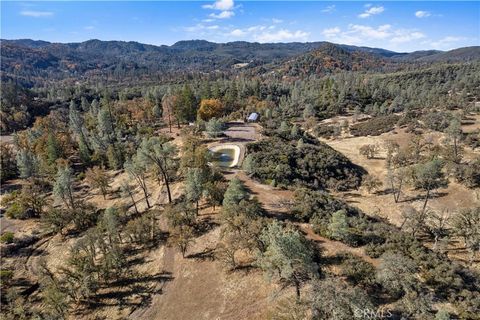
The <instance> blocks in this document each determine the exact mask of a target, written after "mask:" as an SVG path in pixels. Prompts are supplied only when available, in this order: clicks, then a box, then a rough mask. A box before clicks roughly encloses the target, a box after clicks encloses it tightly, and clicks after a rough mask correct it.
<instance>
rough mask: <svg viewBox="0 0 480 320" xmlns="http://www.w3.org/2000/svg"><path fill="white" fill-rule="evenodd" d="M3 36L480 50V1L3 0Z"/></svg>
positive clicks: (158, 42) (66, 39)
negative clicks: (201, 40)
mask: <svg viewBox="0 0 480 320" xmlns="http://www.w3.org/2000/svg"><path fill="white" fill-rule="evenodd" d="M1 38H2V39H24V38H29V39H35V40H46V41H51V42H81V41H85V40H89V39H100V40H123V41H138V42H141V43H148V44H155V45H162V44H166V45H171V44H173V43H175V42H177V41H179V40H191V39H204V40H208V41H213V42H229V41H239V40H241V41H251V42H261V43H266V42H294V41H299V42H312V41H330V42H334V43H343V44H351V45H358V46H369V47H379V48H385V49H389V50H394V51H402V52H408V51H415V50H427V49H438V50H449V49H453V48H459V47H465V46H473V45H477V46H478V45H480V2H478V1H469V2H459V1H439V2H437V1H426V2H420V1H383V2H382V1H370V2H365V1H335V2H331V1H330V2H321V1H235V0H216V1H215V0H212V1H147V2H141V1H135V2H134V1H102V2H97V1H75V2H70V1H54V2H45V1H33V2H29V1H4V0H2V1H1Z"/></svg>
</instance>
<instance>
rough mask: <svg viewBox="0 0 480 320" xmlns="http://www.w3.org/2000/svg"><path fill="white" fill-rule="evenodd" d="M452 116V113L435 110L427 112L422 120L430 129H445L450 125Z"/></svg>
mask: <svg viewBox="0 0 480 320" xmlns="http://www.w3.org/2000/svg"><path fill="white" fill-rule="evenodd" d="M452 117H453V116H452V115H451V114H450V113H447V112H438V111H435V112H430V113H427V114H425V115H424V116H423V117H422V118H421V120H422V121H423V123H424V125H425V127H427V128H428V129H431V130H435V131H443V130H445V129H446V128H447V127H448V126H449V125H450V122H451V120H452Z"/></svg>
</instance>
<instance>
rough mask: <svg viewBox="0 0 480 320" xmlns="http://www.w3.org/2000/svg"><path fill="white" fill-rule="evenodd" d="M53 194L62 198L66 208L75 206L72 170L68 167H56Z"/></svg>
mask: <svg viewBox="0 0 480 320" xmlns="http://www.w3.org/2000/svg"><path fill="white" fill-rule="evenodd" d="M53 195H54V196H55V197H56V198H58V199H60V200H62V201H63V202H64V203H65V205H66V206H67V207H68V208H70V209H73V208H74V207H75V201H74V196H73V172H72V169H70V167H63V168H59V169H58V172H57V175H56V178H55V183H54V184H53Z"/></svg>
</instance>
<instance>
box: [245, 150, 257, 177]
mask: <svg viewBox="0 0 480 320" xmlns="http://www.w3.org/2000/svg"><path fill="white" fill-rule="evenodd" d="M254 166H255V160H254V158H253V155H252V154H249V155H247V156H246V157H245V159H244V160H243V164H242V167H243V170H245V172H246V173H247V174H252V173H253V170H254Z"/></svg>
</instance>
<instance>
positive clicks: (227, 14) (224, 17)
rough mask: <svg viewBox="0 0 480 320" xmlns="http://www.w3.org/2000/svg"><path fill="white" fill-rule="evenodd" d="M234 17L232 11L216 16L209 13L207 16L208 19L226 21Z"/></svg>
mask: <svg viewBox="0 0 480 320" xmlns="http://www.w3.org/2000/svg"><path fill="white" fill-rule="evenodd" d="M234 15H235V12H233V11H222V12H220V13H218V14H216V13H211V14H210V15H209V17H210V18H214V19H228V18H231V17H233V16H234Z"/></svg>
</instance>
